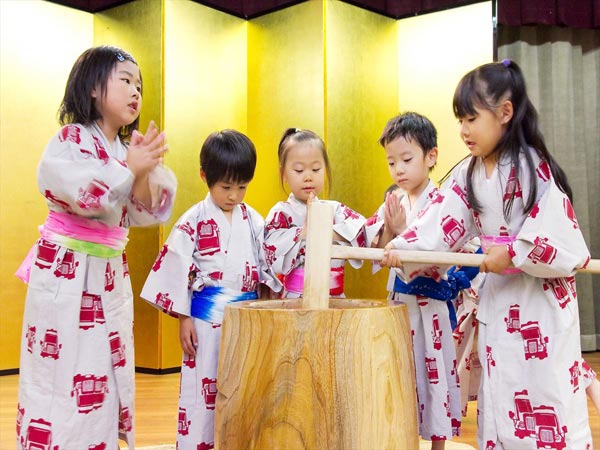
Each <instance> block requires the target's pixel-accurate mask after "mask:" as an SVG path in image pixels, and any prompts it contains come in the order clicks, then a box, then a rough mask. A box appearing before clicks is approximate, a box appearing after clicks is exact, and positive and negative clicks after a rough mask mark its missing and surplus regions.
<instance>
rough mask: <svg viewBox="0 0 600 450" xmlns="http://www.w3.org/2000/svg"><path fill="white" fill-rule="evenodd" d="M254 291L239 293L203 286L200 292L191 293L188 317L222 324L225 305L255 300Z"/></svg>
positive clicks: (223, 288) (256, 296) (255, 294)
mask: <svg viewBox="0 0 600 450" xmlns="http://www.w3.org/2000/svg"><path fill="white" fill-rule="evenodd" d="M257 298H258V295H257V293H256V291H251V292H240V291H235V290H233V289H228V288H226V287H223V286H204V288H203V289H202V290H201V291H194V292H193V293H192V305H191V309H190V315H191V316H192V317H196V318H197V319H201V320H205V321H206V322H211V323H222V322H223V312H224V311H225V305H226V304H227V303H234V302H241V301H244V300H255V299H257Z"/></svg>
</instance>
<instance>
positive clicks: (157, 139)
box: [127, 121, 169, 178]
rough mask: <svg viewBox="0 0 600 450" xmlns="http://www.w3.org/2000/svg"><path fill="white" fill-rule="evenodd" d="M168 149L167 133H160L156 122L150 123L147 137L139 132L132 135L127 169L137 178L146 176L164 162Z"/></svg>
mask: <svg viewBox="0 0 600 450" xmlns="http://www.w3.org/2000/svg"><path fill="white" fill-rule="evenodd" d="M168 148H169V147H168V145H166V144H165V132H164V131H163V132H161V133H159V131H158V128H157V127H156V124H155V123H154V121H150V123H149V124H148V129H147V130H146V134H145V135H144V134H141V133H139V132H138V131H137V130H136V131H134V132H133V133H132V135H131V141H130V143H129V150H128V151H127V167H129V170H131V172H133V175H134V176H135V177H136V178H137V177H139V176H144V175H146V174H147V173H148V172H150V171H151V170H152V169H154V168H155V167H156V166H157V165H158V164H159V163H160V162H161V161H162V157H163V154H164V153H165V152H166V151H167V149H168Z"/></svg>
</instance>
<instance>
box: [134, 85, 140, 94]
mask: <svg viewBox="0 0 600 450" xmlns="http://www.w3.org/2000/svg"><path fill="white" fill-rule="evenodd" d="M135 90H136V91H138V92H139V93H140V94H141V93H142V87H141V86H136V88H135Z"/></svg>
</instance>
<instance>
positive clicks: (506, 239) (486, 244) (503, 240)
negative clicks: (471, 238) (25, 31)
mask: <svg viewBox="0 0 600 450" xmlns="http://www.w3.org/2000/svg"><path fill="white" fill-rule="evenodd" d="M516 238H517V237H516V236H492V235H489V234H488V235H482V236H479V241H480V243H481V248H482V250H483V253H485V252H486V251H487V250H488V249H489V248H490V247H493V246H497V245H509V244H512V243H513V242H514V241H515V239H516ZM521 272H522V270H521V269H517V268H516V267H509V268H508V269H504V271H503V272H502V274H503V275H509V274H513V273H521Z"/></svg>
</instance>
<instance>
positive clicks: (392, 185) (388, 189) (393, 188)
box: [383, 183, 400, 201]
mask: <svg viewBox="0 0 600 450" xmlns="http://www.w3.org/2000/svg"><path fill="white" fill-rule="evenodd" d="M398 189H400V186H398V185H397V184H395V183H394V184H391V185H390V186H389V187H388V188H387V189H386V190H385V192H384V194H383V201H385V199H386V198H387V196H388V195H390V194H391V193H393V192H394V191H396V190H398Z"/></svg>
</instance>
